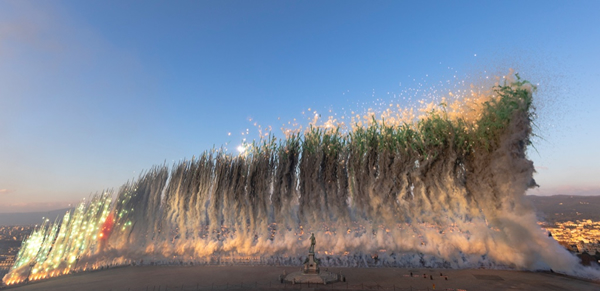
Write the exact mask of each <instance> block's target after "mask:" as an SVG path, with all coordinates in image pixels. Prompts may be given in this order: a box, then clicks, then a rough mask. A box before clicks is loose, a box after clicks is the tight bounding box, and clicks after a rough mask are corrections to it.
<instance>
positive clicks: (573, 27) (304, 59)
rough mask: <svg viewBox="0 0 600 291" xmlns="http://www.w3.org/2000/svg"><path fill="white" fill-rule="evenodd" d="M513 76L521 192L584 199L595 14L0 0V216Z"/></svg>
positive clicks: (376, 5) (407, 6) (584, 6)
mask: <svg viewBox="0 0 600 291" xmlns="http://www.w3.org/2000/svg"><path fill="white" fill-rule="evenodd" d="M481 2H483V3H481ZM511 68H513V69H514V70H515V71H516V72H519V74H520V76H521V77H523V78H525V79H527V80H530V81H531V82H532V83H534V84H537V85H538V87H539V91H538V94H537V95H536V96H535V98H537V99H536V105H537V107H538V115H539V119H538V120H537V121H536V122H537V126H538V127H537V128H536V129H535V131H536V133H537V134H538V135H540V136H541V138H537V139H535V141H534V142H535V146H536V149H537V151H536V150H535V149H533V148H531V149H530V150H529V152H528V154H529V157H530V159H532V160H533V161H534V164H535V167H536V169H537V174H536V175H535V176H534V178H535V179H536V181H537V183H538V184H539V185H540V186H541V187H540V188H539V189H536V190H532V191H530V192H529V194H536V195H551V194H573V195H599V194H600V178H599V176H600V137H599V133H600V130H599V129H598V126H599V125H600V109H599V108H600V93H599V92H600V1H573V2H566V1H564V2H561V1H426V2H424V1H412V2H403V1H0V212H26V211H38V210H49V209H58V208H61V207H66V206H67V205H68V204H70V203H71V204H72V203H77V202H79V201H81V199H83V198H86V197H89V195H90V194H93V193H96V192H99V191H102V190H103V189H109V188H113V189H118V187H119V186H120V185H122V184H123V183H125V182H126V181H127V180H129V179H132V178H135V177H137V176H138V175H139V174H140V173H141V171H143V170H145V169H150V168H151V167H152V166H153V165H157V164H163V163H167V164H168V165H171V164H173V162H176V161H179V160H182V159H186V158H187V159H190V158H192V156H194V155H196V156H197V155H199V154H201V153H202V152H203V151H205V150H208V149H211V148H212V147H213V146H215V147H220V146H223V145H226V146H227V148H230V150H231V152H232V153H233V154H235V153H236V152H235V147H237V145H239V144H240V142H241V141H242V139H243V138H245V137H246V136H244V135H242V133H244V132H246V130H248V132H249V133H250V134H249V136H248V137H249V138H253V137H256V132H257V130H256V127H255V126H254V125H253V124H254V123H255V122H257V123H258V124H260V125H262V126H263V127H265V126H269V125H270V126H273V128H274V130H273V132H274V133H275V134H278V135H280V136H281V134H280V133H281V132H280V130H279V128H280V127H281V124H282V123H287V122H288V121H292V120H293V119H294V118H296V119H298V120H306V115H303V112H304V113H306V112H307V110H308V108H311V110H317V111H318V112H323V115H327V114H330V113H329V110H331V112H332V113H331V114H340V115H341V114H347V111H349V110H353V111H354V110H356V111H361V110H366V109H367V108H372V107H376V105H377V104H379V103H384V104H388V103H389V102H396V103H398V102H399V103H401V104H403V105H406V106H408V105H409V101H407V100H408V99H409V98H412V99H413V100H414V99H420V98H429V97H431V95H432V92H431V91H432V90H433V89H430V88H432V87H435V88H436V89H438V90H439V92H445V93H444V94H447V92H448V90H452V89H453V88H455V85H456V84H461V83H462V81H464V82H466V83H472V82H474V83H477V82H478V80H482V79H484V78H485V77H486V76H489V77H493V76H495V75H496V74H506V73H508V71H509V69H511ZM448 81H449V82H448ZM440 82H441V83H442V84H443V85H438V84H440ZM444 90H445V91H444ZM404 103H406V104H404ZM250 120H251V121H250Z"/></svg>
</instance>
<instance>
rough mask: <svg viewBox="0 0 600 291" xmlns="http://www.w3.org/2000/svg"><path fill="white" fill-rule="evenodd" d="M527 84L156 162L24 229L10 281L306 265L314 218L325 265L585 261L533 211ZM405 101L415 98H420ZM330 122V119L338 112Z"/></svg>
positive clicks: (521, 265)
mask: <svg viewBox="0 0 600 291" xmlns="http://www.w3.org/2000/svg"><path fill="white" fill-rule="evenodd" d="M534 89H535V88H534V87H533V86H531V85H530V84H529V83H528V82H525V81H521V80H520V79H518V76H517V79H516V80H513V81H509V82H508V83H505V84H504V85H503V86H497V87H494V88H492V89H491V90H489V91H487V92H472V94H471V95H470V96H465V97H464V98H462V99H457V100H454V101H452V102H450V101H447V100H445V99H444V100H442V103H440V104H430V105H428V106H427V107H425V109H424V110H423V113H422V114H421V115H420V116H419V117H418V118H408V119H407V118H406V116H402V114H403V113H406V112H408V111H406V110H404V111H402V110H401V111H399V112H400V113H398V114H396V115H394V114H393V113H392V112H390V111H389V110H388V111H386V112H385V114H384V115H383V118H376V117H375V116H374V115H369V116H367V117H366V119H364V120H362V121H360V122H359V121H356V120H355V123H354V124H353V125H352V127H345V126H343V125H340V124H338V125H333V123H332V119H330V120H329V121H328V122H327V123H326V124H325V126H311V127H309V129H308V130H306V131H303V132H301V131H296V132H293V131H292V132H291V133H289V134H288V136H287V137H286V138H285V139H282V140H277V139H276V138H275V137H273V136H268V137H266V138H263V139H261V140H259V141H255V142H254V143H252V144H251V145H249V146H248V147H246V150H245V151H244V153H243V154H241V155H239V156H232V155H230V154H227V153H226V152H224V151H220V150H212V151H208V152H205V153H203V154H202V155H200V156H199V157H198V158H193V159H192V160H191V161H182V162H180V163H178V164H175V165H174V166H173V167H172V168H171V170H169V168H168V167H167V166H166V165H163V166H157V167H154V168H152V169H151V170H150V171H148V172H147V173H145V174H142V175H141V176H140V178H139V179H138V180H136V181H133V182H130V183H127V184H126V185H124V186H123V187H122V188H121V189H120V190H119V191H118V194H117V196H116V197H117V198H116V199H115V200H114V201H112V200H111V198H110V197H111V195H110V194H108V193H107V194H102V195H99V196H96V197H94V198H93V199H92V201H89V202H87V203H82V204H81V205H80V206H79V207H78V208H77V209H75V210H74V211H73V212H72V213H67V215H66V216H65V218H64V219H63V220H62V222H60V223H54V224H51V223H45V224H43V225H42V226H41V227H39V228H38V229H37V230H36V231H34V232H33V233H32V235H31V236H30V237H29V238H28V239H27V240H26V241H25V242H24V243H23V247H22V248H21V251H20V253H19V255H18V258H17V260H16V264H15V266H14V267H13V269H12V270H11V271H10V273H9V274H7V275H6V276H5V277H4V279H3V280H4V282H5V283H8V284H14V283H18V282H23V281H25V280H28V279H29V280H36V279H40V278H46V277H51V276H56V275H60V274H65V273H68V272H70V271H74V270H88V269H98V268H102V267H105V266H108V265H112V264H128V263H162V264H170V263H190V262H193V263H209V264H244V263H262V264H287V265H299V264H301V262H302V258H301V256H302V255H303V254H304V253H305V252H306V249H307V248H308V240H307V238H308V237H307V234H310V233H313V232H314V233H315V236H316V237H317V239H318V240H319V248H320V250H317V253H319V254H320V256H321V258H322V263H323V265H324V266H328V265H329V266H332V265H337V266H365V265H367V266H427V267H450V268H461V267H481V266H485V267H510V268H517V269H550V268H552V269H553V270H554V271H559V272H565V273H578V274H580V275H584V276H598V273H595V272H596V271H593V270H589V269H578V268H579V267H577V259H576V258H575V257H574V256H572V255H570V254H569V253H568V252H567V251H566V250H564V249H563V248H561V247H560V246H559V245H558V243H557V242H555V241H554V240H552V239H551V238H548V237H547V236H546V235H545V234H544V233H543V232H542V231H541V230H540V228H539V227H538V226H537V224H536V219H535V214H534V212H533V211H532V209H531V206H530V205H529V204H528V203H527V202H525V201H524V200H523V198H524V195H525V191H526V190H527V189H528V188H529V187H533V186H535V181H534V180H533V178H532V175H533V172H534V167H533V163H532V162H531V161H530V160H528V159H527V156H526V150H527V146H528V145H529V144H530V136H531V135H532V130H531V123H532V117H533V116H534V115H533V112H534V108H533V107H532V94H533V91H534ZM411 114H412V112H411ZM332 125H333V126H332Z"/></svg>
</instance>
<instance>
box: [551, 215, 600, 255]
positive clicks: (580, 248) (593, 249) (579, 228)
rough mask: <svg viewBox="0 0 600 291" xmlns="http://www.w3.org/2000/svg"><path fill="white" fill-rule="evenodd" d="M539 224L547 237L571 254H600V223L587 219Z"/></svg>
mask: <svg viewBox="0 0 600 291" xmlns="http://www.w3.org/2000/svg"><path fill="white" fill-rule="evenodd" d="M539 224H540V226H541V227H542V228H543V229H545V230H546V231H548V235H550V236H552V237H553V238H554V239H555V240H557V241H558V242H559V243H560V244H561V245H563V246H564V247H565V248H567V249H568V250H569V251H571V252H573V253H584V252H586V253H588V254H590V255H596V254H600V221H592V220H591V219H587V220H576V221H575V222H573V221H566V222H555V223H551V224H547V223H543V222H539Z"/></svg>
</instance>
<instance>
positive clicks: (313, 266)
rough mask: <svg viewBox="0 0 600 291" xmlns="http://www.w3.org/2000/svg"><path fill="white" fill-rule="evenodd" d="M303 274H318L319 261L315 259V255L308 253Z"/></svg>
mask: <svg viewBox="0 0 600 291" xmlns="http://www.w3.org/2000/svg"><path fill="white" fill-rule="evenodd" d="M302 273H304V274H319V261H318V260H316V259H315V253H309V254H308V258H307V259H306V262H305V263H304V268H303V269H302Z"/></svg>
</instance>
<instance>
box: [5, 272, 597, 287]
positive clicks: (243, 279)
mask: <svg viewBox="0 0 600 291" xmlns="http://www.w3.org/2000/svg"><path fill="white" fill-rule="evenodd" d="M323 269H325V268H323ZM284 270H285V271H286V272H287V273H290V272H294V271H298V270H299V267H273V266H143V267H121V268H113V269H109V270H103V271H95V272H86V273H79V274H72V275H67V276H62V277H58V278H52V279H48V280H45V281H39V282H32V283H30V284H28V285H21V286H14V287H6V290H7V291H8V290H10V291H13V290H14V291H30V290H31V291H33V290H45V291H58V290H98V291H109V290H112V291H117V290H122V291H127V290H130V291H134V290H139V291H143V290H154V291H156V290H161V291H164V290H173V291H174V290H248V289H253V290H292V289H296V290H300V289H301V290H346V289H348V290H413V291H416V290H433V285H434V284H435V290H461V289H462V290H468V291H475V290H490V291H494V290H581V291H585V290H590V291H591V290H596V291H597V290H600V282H590V281H584V280H578V279H575V278H570V277H566V276H561V275H557V274H550V273H536V272H520V271H502V270H481V269H478V270H447V269H399V268H329V271H331V272H342V274H344V275H345V276H346V279H347V282H339V283H334V284H329V285H317V286H315V285H314V284H312V285H310V286H308V285H306V284H304V285H290V284H281V283H280V282H279V275H280V274H282V273H283V271H284ZM410 272H412V273H413V275H414V276H413V277H410ZM440 273H442V274H443V276H440ZM424 274H425V275H426V277H427V278H423V275H424ZM445 276H447V277H448V280H445ZM431 278H433V280H432V279H431Z"/></svg>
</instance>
